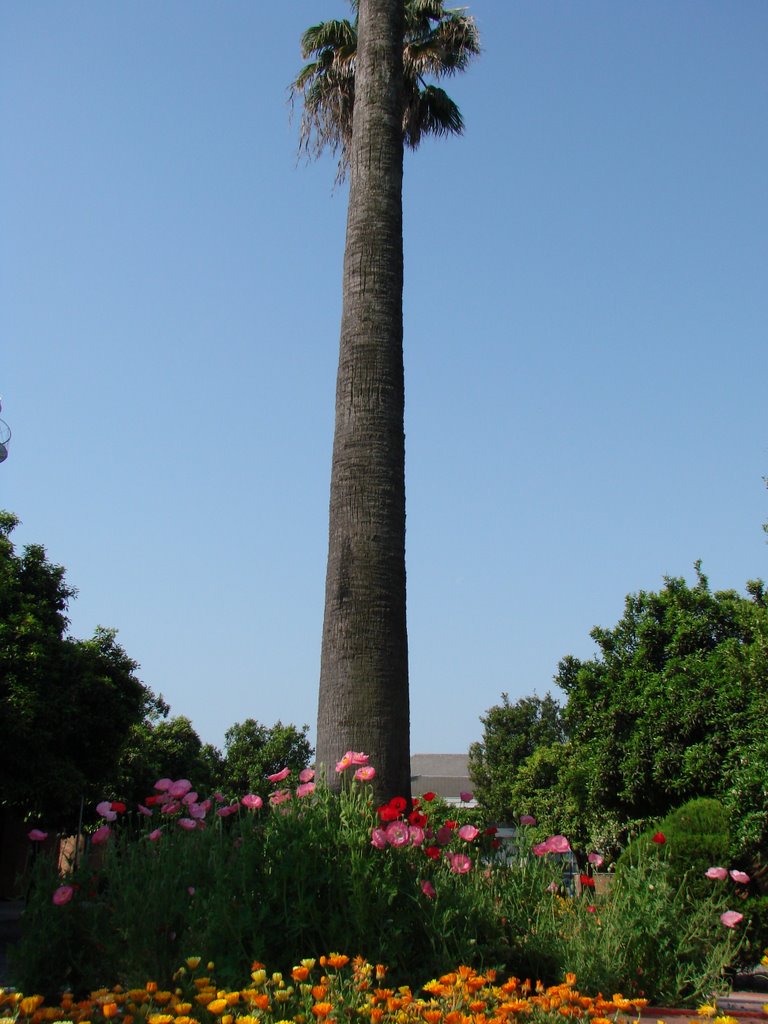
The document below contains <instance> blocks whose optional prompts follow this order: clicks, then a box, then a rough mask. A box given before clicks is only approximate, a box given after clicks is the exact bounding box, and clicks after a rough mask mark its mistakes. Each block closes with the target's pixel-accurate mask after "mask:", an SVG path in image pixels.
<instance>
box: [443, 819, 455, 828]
mask: <svg viewBox="0 0 768 1024" xmlns="http://www.w3.org/2000/svg"><path fill="white" fill-rule="evenodd" d="M443 828H456V822H455V821H446V822H445V823H444V824H443Z"/></svg>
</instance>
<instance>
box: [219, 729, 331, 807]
mask: <svg viewBox="0 0 768 1024" xmlns="http://www.w3.org/2000/svg"><path fill="white" fill-rule="evenodd" d="M308 731H309V726H307V725H304V726H302V728H301V729H297V728H296V726H295V725H283V723H282V722H280V721H278V722H275V724H274V725H273V726H266V725H262V724H261V723H260V722H257V721H256V720H255V719H253V718H246V720H245V721H244V722H238V723H237V724H236V725H233V726H231V727H230V728H229V729H227V732H226V735H225V737H224V746H225V761H224V771H223V775H222V782H221V788H222V789H225V790H227V791H228V792H229V793H230V795H232V796H242V795H243V794H244V793H258V794H259V795H260V796H261V797H262V798H264V799H266V798H267V796H268V795H269V793H270V792H272V791H273V790H274V784H273V783H271V782H267V776H268V775H274V774H275V773H276V772H279V771H282V769H283V768H290V769H291V771H292V772H293V782H295V781H296V776H297V775H298V773H299V772H300V771H301V770H302V768H306V767H307V766H308V764H309V762H310V759H311V757H312V754H313V752H314V751H313V749H312V746H311V744H310V742H309V740H308V739H307V732H308Z"/></svg>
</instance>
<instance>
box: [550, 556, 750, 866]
mask: <svg viewBox="0 0 768 1024" xmlns="http://www.w3.org/2000/svg"><path fill="white" fill-rule="evenodd" d="M696 572H697V581H696V584H695V585H694V586H693V587H689V586H688V585H687V584H686V582H685V581H684V580H682V579H671V578H668V579H666V580H665V585H664V588H663V589H662V590H661V591H660V592H659V593H647V592H645V591H641V592H640V593H638V594H634V595H630V596H629V597H628V598H627V600H626V606H625V612H624V616H623V617H622V619H621V620H620V621H619V623H618V624H617V626H616V627H615V628H614V629H612V630H608V629H601V628H596V629H594V630H593V631H592V637H593V639H594V640H595V641H596V643H597V644H598V647H599V648H600V653H599V655H598V657H596V658H593V659H591V660H588V661H580V660H578V659H576V658H572V657H568V658H565V659H563V660H562V661H561V662H560V666H559V672H558V676H557V679H556V681H557V682H558V684H559V685H560V686H561V687H562V689H563V690H564V691H565V692H566V694H567V696H568V701H567V705H566V708H565V718H566V721H567V723H568V727H569V730H570V735H571V741H572V743H573V744H574V746H575V748H576V750H577V752H578V759H579V762H580V763H581V764H582V765H583V767H584V768H585V769H586V772H587V777H588V779H589V791H588V793H587V798H588V804H589V805H590V806H591V807H593V808H597V809H604V811H605V812H607V813H609V814H613V815H616V816H617V817H618V818H619V819H620V820H630V819H635V820H638V819H639V820H642V819H655V818H659V817H660V816H662V815H663V814H665V813H667V812H668V811H669V810H671V809H672V808H674V807H676V806H679V805H680V804H681V803H683V802H685V801H686V800H688V799H691V798H693V797H696V796H711V797H715V798H717V799H720V800H721V801H722V802H723V803H724V804H725V806H726V808H727V810H728V813H729V815H730V816H731V818H732V820H734V821H742V822H744V825H743V826H742V827H740V829H739V831H738V833H737V838H738V845H737V846H736V847H735V848H734V852H738V853H740V854H742V855H743V854H745V853H747V852H749V851H752V852H755V851H756V850H757V849H759V848H760V847H761V846H765V845H766V844H767V843H768V821H766V817H765V814H764V807H765V799H766V792H767V791H768V767H766V766H767V765H768V761H766V759H765V757H764V756H762V757H760V755H762V754H764V752H765V740H764V722H765V720H766V713H768V687H766V685H765V683H766V679H768V599H767V598H766V594H765V592H764V588H763V585H762V583H760V582H759V581H758V582H751V583H749V584H748V586H747V590H748V594H749V597H743V596H741V595H739V594H737V593H736V592H735V591H722V592H718V593H712V592H711V591H710V589H709V584H708V581H707V578H706V577H705V576H704V575H703V574H702V572H701V569H700V567H699V566H698V565H697V566H696Z"/></svg>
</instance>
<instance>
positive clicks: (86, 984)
mask: <svg viewBox="0 0 768 1024" xmlns="http://www.w3.org/2000/svg"><path fill="white" fill-rule="evenodd" d="M365 761H366V759H365V757H364V755H355V754H352V753H350V754H348V755H345V759H342V762H340V767H339V770H343V771H346V770H347V769H350V770H349V771H347V772H346V774H347V775H349V774H351V773H352V771H354V774H355V778H354V779H350V780H349V781H348V784H346V785H345V786H344V787H343V788H342V792H341V794H340V795H338V796H336V795H334V794H332V793H331V792H330V791H329V790H328V789H327V788H326V787H325V785H324V784H322V783H319V784H318V785H317V786H316V785H315V783H314V781H313V780H312V779H311V772H310V771H304V772H302V773H301V774H300V775H299V777H298V780H295V773H293V775H292V774H291V773H289V771H288V769H285V771H283V772H279V773H275V775H273V776H272V781H273V783H274V785H275V786H276V787H277V788H275V789H274V790H273V792H272V793H271V795H270V797H269V800H268V802H267V803H264V802H263V801H262V798H261V797H259V796H258V795H256V794H249V795H246V796H245V797H243V798H242V800H240V801H239V802H238V801H235V802H233V803H227V802H225V801H223V798H222V799H218V796H220V795H214V796H213V798H211V799H208V800H202V799H201V798H200V797H199V796H198V794H196V793H194V792H192V791H191V786H190V784H189V783H188V782H186V780H180V781H179V782H177V783H172V781H171V780H168V779H166V780H163V781H162V782H160V783H158V785H160V786H161V789H160V791H159V795H158V796H157V797H156V798H152V802H153V803H157V804H159V806H158V807H157V808H155V807H152V806H150V807H147V806H143V807H141V808H139V813H138V814H136V815H135V816H133V815H131V814H130V813H128V814H126V816H125V817H122V813H121V812H122V810H123V808H122V806H121V805H114V804H111V803H110V802H107V801H105V802H104V803H103V804H100V805H99V807H98V808H97V810H98V812H99V813H101V814H103V815H105V817H106V819H107V821H106V822H105V823H104V824H103V825H101V826H100V828H99V829H98V830H97V831H96V832H95V833H93V834H92V836H91V838H90V844H89V849H88V852H87V856H85V857H84V858H83V859H82V861H81V863H79V864H78V865H77V866H76V867H75V868H74V870H73V872H72V873H71V874H70V875H69V876H67V877H66V878H64V879H62V878H60V877H58V875H57V870H56V865H55V864H53V863H52V862H51V861H49V860H46V859H45V858H43V857H42V856H41V857H39V858H38V859H37V863H36V865H35V870H34V876H33V879H32V889H31V895H30V900H29V904H28V908H27V912H26V915H25V920H24V935H23V939H22V942H21V944H20V946H19V948H18V950H17V951H16V956H15V957H14V959H13V965H14V968H13V969H14V980H15V981H16V983H17V984H18V985H19V986H20V987H21V988H23V989H24V990H26V991H42V992H45V993H46V994H47V995H53V994H54V993H56V992H59V991H61V990H63V989H64V988H72V989H74V990H76V991H78V992H86V991H88V990H91V989H94V988H97V987H99V986H101V985H105V984H113V983H114V982H115V979H118V980H119V981H120V982H121V983H123V984H125V985H143V984H144V982H145V981H146V979H147V978H148V977H152V978H156V979H157V980H158V982H159V983H160V984H161V985H162V986H165V987H171V986H172V983H173V973H174V971H175V970H176V968H177V966H178V964H179V963H180V962H181V961H182V960H183V958H184V957H185V956H187V955H189V954H190V953H197V952H201V953H203V954H204V955H205V956H206V958H208V957H210V958H211V959H212V960H214V961H215V962H216V965H217V974H218V976H219V979H220V982H221V983H223V984H225V985H233V984H236V983H237V981H238V979H240V978H242V976H243V974H244V973H245V972H247V970H248V966H249V964H250V963H251V961H252V960H254V959H256V960H258V961H261V962H264V963H269V964H270V965H271V966H273V967H275V968H277V969H279V970H281V971H283V972H287V971H289V970H291V968H292V967H293V966H295V964H296V963H297V961H298V959H299V958H300V957H301V956H306V955H308V954H309V955H317V954H318V953H319V952H321V951H323V950H328V949H344V950H346V951H348V952H349V953H350V954H351V955H360V956H362V957H365V958H366V959H367V960H370V961H374V962H376V961H378V962H381V963H386V964H388V965H389V966H390V968H391V970H392V980H393V982H394V983H396V984H399V983H401V982H405V981H408V982H410V983H411V984H413V983H418V984H420V983H423V982H424V981H426V980H427V979H428V978H430V977H433V976H435V975H437V974H440V973H443V972H444V971H446V970H449V969H450V968H451V967H452V966H455V965H456V964H458V963H463V964H467V965H469V966H471V967H474V968H477V969H478V970H485V969H487V968H488V967H491V966H492V967H496V968H500V969H503V970H505V971H508V972H511V973H512V974H514V975H516V976H517V977H520V978H526V977H527V978H532V979H535V978H540V979H542V980H543V981H544V982H545V983H548V984H554V983H557V982H558V981H561V980H562V978H563V976H564V974H565V973H566V972H568V971H574V970H575V971H576V972H577V974H578V976H579V982H580V984H581V986H582V987H583V988H585V989H587V990H591V991H606V992H613V991H619V990H621V991H624V992H625V993H626V994H627V995H629V996H638V997H639V996H641V995H643V994H645V995H647V996H648V997H650V998H651V999H655V1000H661V999H665V998H669V997H670V996H674V998H675V999H676V1000H680V999H681V998H687V999H694V998H698V997H699V996H701V995H702V994H703V993H706V992H710V991H713V990H716V989H717V988H718V986H722V985H723V984H724V983H725V975H724V972H725V970H726V969H727V967H728V965H729V964H731V963H733V962H734V958H735V956H736V953H737V950H738V946H739V943H740V941H741V935H742V933H743V927H741V928H738V929H737V928H736V927H735V925H736V924H738V918H739V915H738V914H737V915H736V917H735V918H733V912H731V917H729V916H728V915H727V913H726V912H727V911H728V910H729V903H730V901H731V900H732V899H733V896H734V891H733V884H732V883H731V881H730V880H726V882H725V883H723V882H722V881H712V883H711V884H710V886H709V890H708V892H707V893H706V894H705V895H704V896H703V897H702V898H695V899H694V898H693V897H692V895H691V890H690V887H687V886H679V885H677V883H676V878H675V875H674V871H673V868H672V864H671V860H670V858H669V857H668V856H667V855H666V849H667V848H666V847H665V850H664V851H661V848H660V847H659V846H658V844H653V843H652V844H651V845H650V847H648V848H647V849H645V850H644V852H643V854H642V856H640V857H638V858H637V859H636V860H635V861H633V863H632V865H631V869H630V870H627V871H624V872H621V874H620V876H619V877H617V878H616V880H615V883H614V885H613V887H612V888H611V889H609V890H608V892H607V893H605V894H596V893H595V889H594V887H593V879H592V878H591V877H590V876H589V875H588V874H585V875H583V876H582V878H581V892H580V893H579V892H577V893H570V892H568V891H567V890H566V889H565V888H564V885H563V882H564V875H563V865H562V864H561V863H560V856H561V855H562V854H563V853H566V852H567V851H568V850H569V844H568V841H567V839H565V837H563V836H557V837H553V838H552V839H551V840H549V841H547V842H546V843H543V844H536V845H534V846H532V845H531V841H530V839H529V838H528V831H527V829H526V827H525V826H524V825H521V827H520V828H519V829H518V832H517V835H516V837H515V840H514V842H513V844H512V846H504V845H503V844H501V843H499V841H498V839H497V838H496V836H495V834H494V831H493V830H492V829H490V830H486V831H484V830H482V829H479V828H478V827H477V826H476V825H474V824H470V823H465V824H460V822H459V821H458V820H451V819H448V820H446V818H445V816H444V810H445V808H444V807H443V808H440V809H439V810H433V809H432V807H431V803H432V801H430V800H428V799H427V797H426V796H425V797H424V798H423V799H422V801H421V802H418V803H417V804H416V806H415V807H414V808H413V809H411V808H409V807H407V805H406V802H405V800H403V799H401V798H398V797H396V798H394V799H393V800H391V801H390V802H389V803H388V804H385V805H383V806H381V807H378V808H376V807H374V806H373V801H372V797H371V788H370V786H369V780H370V778H372V776H373V774H374V771H373V769H372V768H371V767H370V766H368V765H367V764H366V763H365ZM355 769H356V770H355ZM292 777H293V778H294V783H293V785H292V784H291V778H292ZM149 812H153V815H152V817H150V816H149ZM457 817H458V816H457ZM109 819H120V820H117V821H115V822H112V823H110V820H109ZM158 822H160V824H159V825H158ZM144 823H146V825H144ZM668 848H669V849H671V848H672V843H671V842H670V844H668ZM599 861H600V858H599V857H598V856H596V855H593V856H592V857H591V865H592V866H595V865H597V864H598V863H599ZM724 914H726V916H725V917H723V915H724Z"/></svg>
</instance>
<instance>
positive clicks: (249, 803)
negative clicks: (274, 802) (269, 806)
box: [240, 793, 264, 811]
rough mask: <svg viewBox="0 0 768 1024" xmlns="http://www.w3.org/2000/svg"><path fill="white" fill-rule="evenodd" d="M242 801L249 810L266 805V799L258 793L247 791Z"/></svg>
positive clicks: (255, 809) (256, 809)
mask: <svg viewBox="0 0 768 1024" xmlns="http://www.w3.org/2000/svg"><path fill="white" fill-rule="evenodd" d="M240 803H241V804H242V805H243V807H245V808H247V809H248V810H249V811H258V809H259V808H260V807H263V806H264V801H263V800H262V799H261V797H260V796H259V795H258V794H257V793H246V794H245V796H244V797H243V799H242V800H241V801H240Z"/></svg>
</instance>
